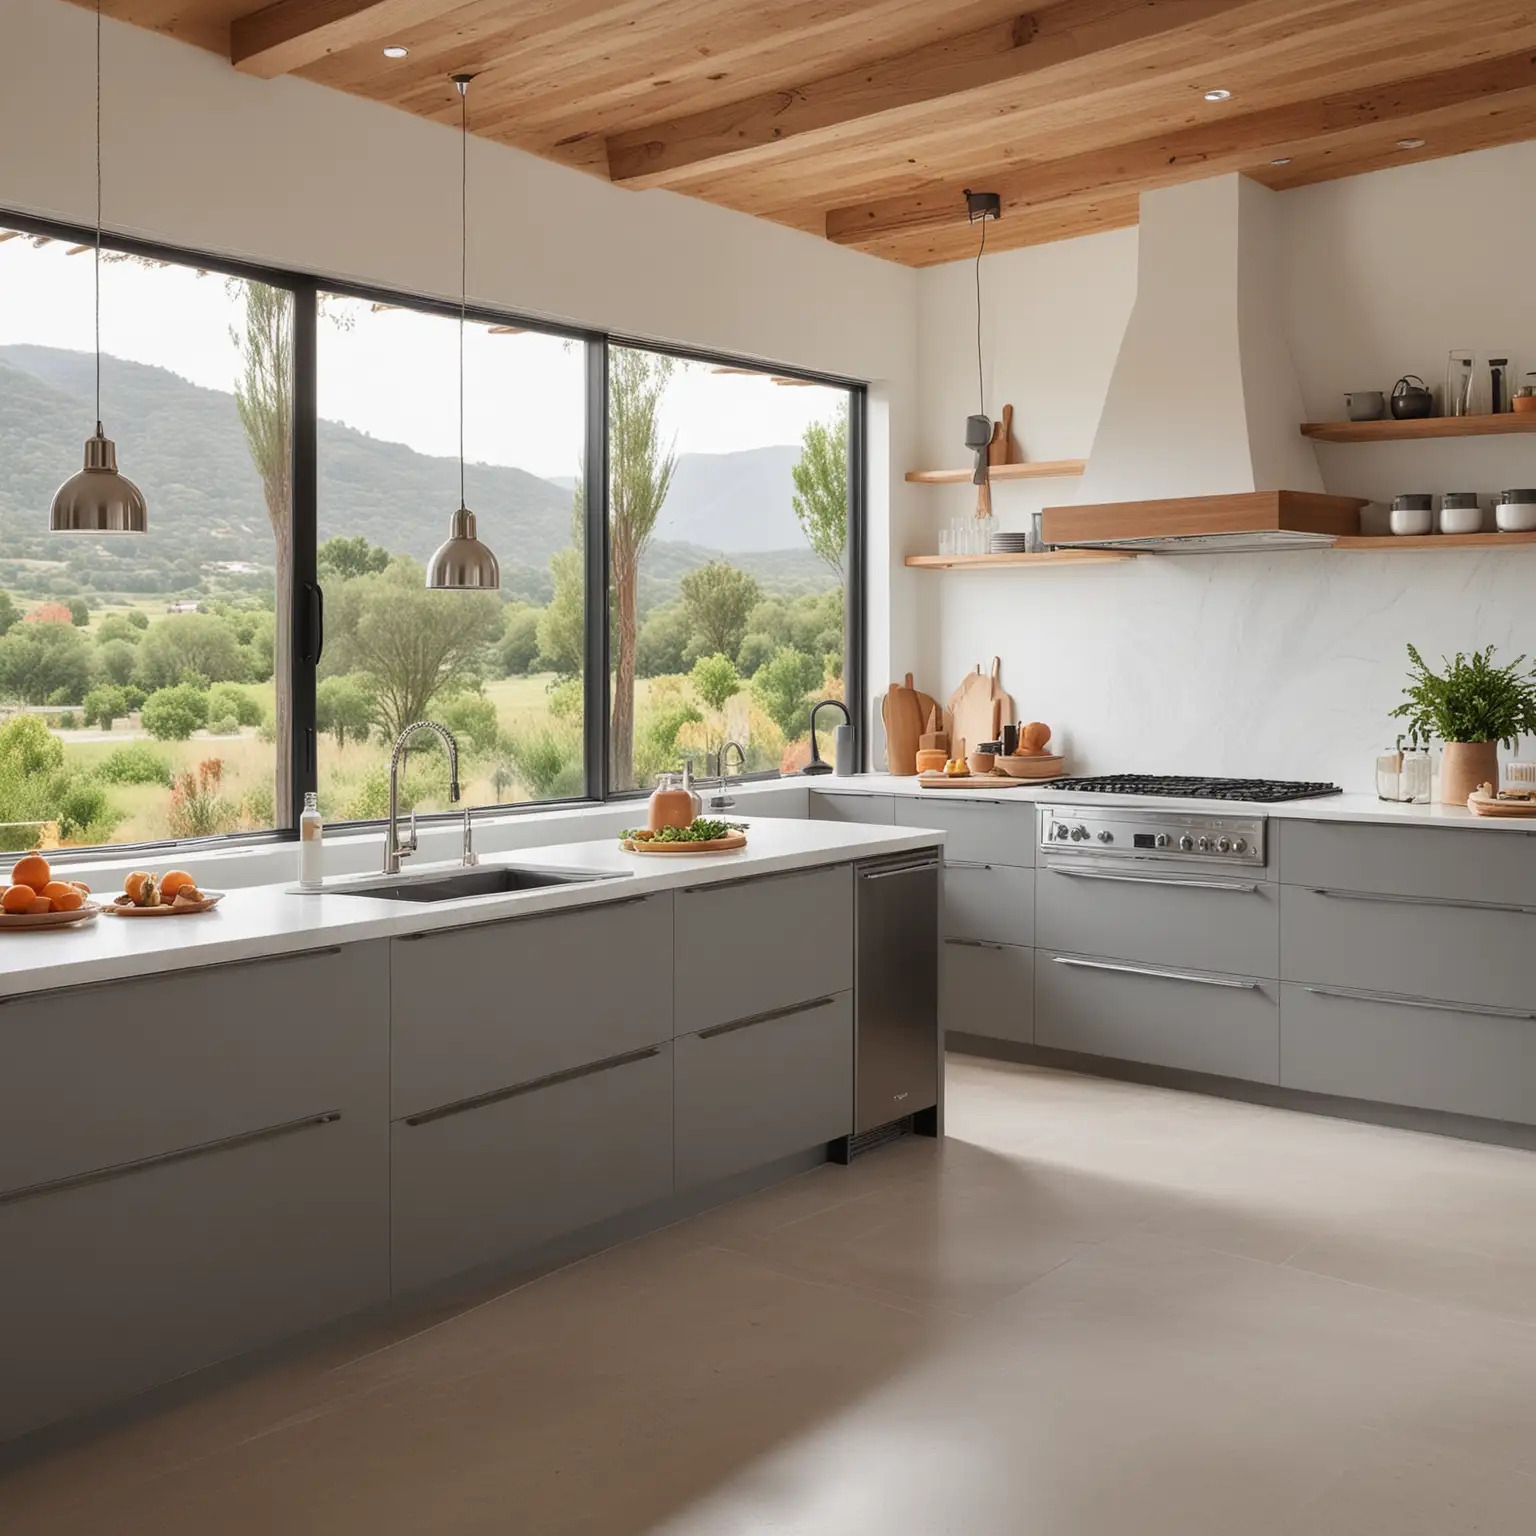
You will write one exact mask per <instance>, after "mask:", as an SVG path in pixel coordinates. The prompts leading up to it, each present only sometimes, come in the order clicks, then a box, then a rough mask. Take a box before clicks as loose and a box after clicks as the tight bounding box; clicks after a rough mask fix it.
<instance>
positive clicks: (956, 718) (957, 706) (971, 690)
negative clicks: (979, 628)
mask: <svg viewBox="0 0 1536 1536" xmlns="http://www.w3.org/2000/svg"><path fill="white" fill-rule="evenodd" d="M949 713H950V726H949V745H950V753H951V755H952V756H954V757H959V756H960V755H961V754H960V749H959V746H958V742H959V740H960V738H962V737H963V738H964V739H965V740H966V741H968V742H970V743H971V744H972V745H974V744H975V743H977V742H980V741H995V740H996V737H994V736H990V735H988V732H989V731H990V730H991V729H992V679H991V678H990V677H989V676H987V674H986V673H985V672H983V671H982V670H981V668H980V667H977V668H976V670H975V671H974V672H972V673H970V674H968V675H967V677H966V679H965V681H964V682H962V683H961V684H960V686H959V687H958V688H957V689H955V691H954V693H953V694H952V695H951V696H950V700H949Z"/></svg>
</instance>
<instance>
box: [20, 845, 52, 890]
mask: <svg viewBox="0 0 1536 1536" xmlns="http://www.w3.org/2000/svg"><path fill="white" fill-rule="evenodd" d="M11 879H12V881H14V882H15V884H17V885H30V886H31V887H32V889H33V890H34V891H40V890H42V888H43V887H44V886H45V885H47V884H48V882H49V881H50V880H52V879H53V871H52V870H51V869H50V868H49V867H48V860H47V859H45V858H43V856H42V855H41V854H37V853H29V854H28V855H27V856H26V858H24V859H17V860H16V868H15V869H13V870H12V871H11Z"/></svg>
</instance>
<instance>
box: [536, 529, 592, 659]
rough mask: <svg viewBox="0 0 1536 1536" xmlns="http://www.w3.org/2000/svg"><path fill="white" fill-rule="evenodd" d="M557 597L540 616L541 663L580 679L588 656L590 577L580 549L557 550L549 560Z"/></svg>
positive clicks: (550, 601)
mask: <svg viewBox="0 0 1536 1536" xmlns="http://www.w3.org/2000/svg"><path fill="white" fill-rule="evenodd" d="M549 574H550V575H551V577H553V578H554V583H555V595H554V596H553V597H552V598H550V600H549V606H548V607H547V608H545V609H544V610H543V611H542V612H541V613H540V614H539V621H538V631H537V633H538V642H539V663H540V665H542V666H546V667H548V668H549V669H550V670H551V671H552V672H558V673H559V674H560V675H561V676H562V677H579V676H580V675H581V666H582V660H583V658H584V656H585V654H586V633H587V622H586V615H587V600H586V576H585V571H584V568H583V562H582V552H581V551H580V550H579V549H572V548H569V547H567V548H565V549H559V550H556V551H555V553H554V554H553V555H551V556H550V560H549Z"/></svg>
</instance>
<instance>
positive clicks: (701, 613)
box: [681, 560, 762, 657]
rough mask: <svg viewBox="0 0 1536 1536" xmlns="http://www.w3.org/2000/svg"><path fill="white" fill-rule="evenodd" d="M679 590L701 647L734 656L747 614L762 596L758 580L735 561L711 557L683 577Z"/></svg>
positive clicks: (709, 654) (745, 626) (739, 647)
mask: <svg viewBox="0 0 1536 1536" xmlns="http://www.w3.org/2000/svg"><path fill="white" fill-rule="evenodd" d="M681 591H682V597H683V609H684V611H685V612H686V613H687V615H688V624H689V628H690V629H691V631H692V633H693V637H694V640H695V643H696V644H697V645H698V647H699V649H700V651H701V652H702V653H703V654H704V655H706V656H711V655H714V654H715V653H717V652H718V653H720V654H722V655H725V656H731V657H734V656H735V655H736V653H737V651H739V650H740V649H741V642H742V638H743V637H744V636H745V635H746V632H747V616H748V614H750V613H751V612H752V610H753V609H754V608H755V607H756V606H757V604H758V601H759V599H760V598H761V597H762V592H761V591H760V589H759V588H758V585H757V582H756V581H754V580H753V579H752V577H750V576H749V575H748V574H747V573H746V572H745V571H738V570H737V569H736V567H735V566H734V565H726V564H724V563H723V562H721V561H718V560H711V561H710V563H709V564H708V565H701V566H700V567H699V568H698V569H697V570H694V571H689V572H688V574H687V575H686V576H684V577H683V580H682V585H681Z"/></svg>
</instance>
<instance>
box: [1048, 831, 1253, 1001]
mask: <svg viewBox="0 0 1536 1536" xmlns="http://www.w3.org/2000/svg"><path fill="white" fill-rule="evenodd" d="M1035 882H1036V883H1035V911H1036V916H1035V942H1036V943H1037V944H1039V945H1040V947H1041V948H1042V949H1059V950H1067V951H1071V952H1075V953H1079V954H1095V955H1111V956H1114V957H1116V958H1118V959H1122V960H1144V961H1146V962H1148V963H1149V964H1153V965H1170V966H1174V967H1180V966H1182V967H1185V968H1188V969H1192V970H1208V971H1229V972H1233V973H1235V974H1239V975H1243V976H1278V975H1279V974H1280V893H1279V888H1278V887H1277V886H1275V885H1273V884H1272V883H1270V882H1269V881H1266V880H1264V879H1263V878H1262V877H1261V876H1259V875H1255V874H1252V873H1249V872H1247V871H1245V870H1241V869H1233V870H1223V871H1221V872H1219V873H1218V872H1216V871H1214V870H1211V869H1209V868H1208V869H1205V870H1202V871H1200V872H1198V873H1185V872H1183V871H1180V870H1174V869H1167V868H1157V869H1147V868H1130V869H1128V868H1126V867H1125V865H1123V864H1121V865H1118V866H1111V865H1109V864H1107V863H1106V864H1105V865H1104V866H1103V867H1102V868H1088V867H1086V866H1084V865H1079V864H1072V863H1070V862H1069V861H1067V860H1065V859H1060V858H1057V859H1054V860H1053V859H1050V858H1049V857H1048V858H1046V859H1045V860H1043V861H1042V862H1041V864H1040V865H1039V867H1038V868H1037V869H1036V871H1035Z"/></svg>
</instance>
